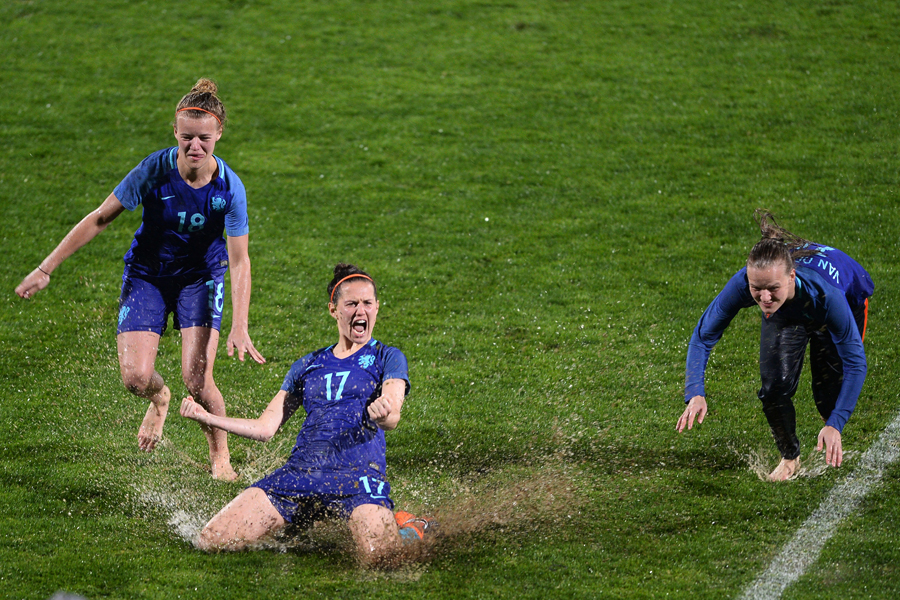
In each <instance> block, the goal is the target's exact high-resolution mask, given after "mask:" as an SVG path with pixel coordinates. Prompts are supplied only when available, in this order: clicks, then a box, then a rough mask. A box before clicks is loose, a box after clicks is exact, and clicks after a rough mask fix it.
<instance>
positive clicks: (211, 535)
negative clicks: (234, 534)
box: [194, 525, 226, 552]
mask: <svg viewBox="0 0 900 600" xmlns="http://www.w3.org/2000/svg"><path fill="white" fill-rule="evenodd" d="M194 545H195V546H196V547H197V548H198V549H199V550H203V551H204V552H221V551H222V550H225V549H226V546H225V544H224V543H222V536H221V535H220V534H219V532H217V531H214V530H213V529H211V528H210V527H209V525H207V526H206V527H204V528H203V531H201V532H200V535H199V536H198V537H197V540H196V542H195V544H194Z"/></svg>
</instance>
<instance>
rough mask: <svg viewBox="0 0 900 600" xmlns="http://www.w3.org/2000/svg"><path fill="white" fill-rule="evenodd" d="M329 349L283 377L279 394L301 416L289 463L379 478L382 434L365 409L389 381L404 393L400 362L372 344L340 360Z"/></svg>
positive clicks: (403, 368)
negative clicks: (291, 399)
mask: <svg viewBox="0 0 900 600" xmlns="http://www.w3.org/2000/svg"><path fill="white" fill-rule="evenodd" d="M333 348H334V346H329V347H328V348H322V349H321V350H317V351H316V352H313V353H311V354H307V355H306V356H304V357H303V358H301V359H300V360H298V361H297V362H295V363H294V364H293V365H291V368H290V371H288V374H287V376H286V377H285V378H284V384H283V385H282V386H281V389H282V390H284V391H286V392H287V393H288V394H290V395H293V396H295V397H297V398H300V399H301V400H302V402H303V408H304V410H305V411H306V420H305V421H304V422H303V426H302V427H301V428H300V433H299V434H298V435H297V443H296V444H295V446H294V449H293V450H292V451H291V457H290V462H294V463H295V464H298V465H299V466H301V467H303V468H308V469H311V470H319V471H325V472H337V473H362V474H366V473H368V474H371V475H373V476H376V477H384V475H385V469H386V461H385V450H386V446H385V440H384V431H382V430H381V429H379V428H378V427H377V426H376V425H375V424H374V423H373V422H372V421H371V420H370V419H369V416H368V412H367V411H366V407H367V406H368V404H369V403H370V402H371V401H373V400H375V399H376V398H378V397H379V396H380V395H381V387H382V384H383V383H384V382H385V381H387V380H389V379H402V380H404V381H405V382H406V391H407V392H408V391H409V373H408V371H409V369H408V367H407V362H406V357H405V356H404V355H403V353H402V352H401V351H400V350H398V349H397V348H393V347H391V346H385V345H384V344H382V343H381V342H378V341H376V340H374V339H373V340H371V341H370V342H369V343H368V344H367V345H366V346H364V347H363V348H361V349H359V350H358V351H356V352H355V353H354V354H353V355H351V356H348V357H346V358H337V357H336V356H335V355H334V352H333V351H332V350H333Z"/></svg>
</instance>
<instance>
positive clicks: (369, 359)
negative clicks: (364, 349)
mask: <svg viewBox="0 0 900 600" xmlns="http://www.w3.org/2000/svg"><path fill="white" fill-rule="evenodd" d="M373 364H375V357H374V356H372V355H371V354H366V355H365V356H360V357H359V366H360V367H362V368H363V369H368V368H369V367H371V366H372V365H373Z"/></svg>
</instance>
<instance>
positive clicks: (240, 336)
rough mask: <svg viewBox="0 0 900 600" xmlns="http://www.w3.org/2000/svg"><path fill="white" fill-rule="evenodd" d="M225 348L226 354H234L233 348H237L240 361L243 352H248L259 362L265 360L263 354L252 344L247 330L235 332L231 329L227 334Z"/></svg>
mask: <svg viewBox="0 0 900 600" xmlns="http://www.w3.org/2000/svg"><path fill="white" fill-rule="evenodd" d="M225 348H227V349H228V356H234V350H235V348H237V355H238V360H239V361H241V362H244V354H245V353H246V354H249V355H250V357H251V358H252V359H253V360H255V361H256V362H257V363H259V364H263V363H265V362H266V359H265V358H263V355H262V354H260V353H259V351H258V350H257V349H256V347H255V346H254V345H253V342H252V341H251V340H250V336H249V335H248V334H247V332H237V331H235V330H234V329H232V330H231V333H229V334H228V340H227V341H226V342H225Z"/></svg>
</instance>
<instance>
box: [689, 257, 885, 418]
mask: <svg viewBox="0 0 900 600" xmlns="http://www.w3.org/2000/svg"><path fill="white" fill-rule="evenodd" d="M812 247H813V248H815V249H817V250H818V251H819V252H818V254H817V255H816V256H810V257H806V258H802V259H798V260H797V264H796V268H795V271H796V274H797V277H796V289H795V295H794V298H792V299H791V300H789V301H788V302H785V303H784V305H783V306H782V307H781V308H780V309H778V313H779V314H780V315H781V316H783V317H786V318H787V319H788V320H789V321H791V322H796V323H797V324H798V325H805V326H815V327H822V326H825V327H826V328H827V330H828V333H829V334H830V335H831V339H832V340H834V343H835V346H836V347H837V352H838V355H839V356H840V358H841V363H842V365H843V370H844V380H843V383H842V385H841V392H840V395H839V396H838V399H837V402H836V404H835V408H834V410H833V411H832V413H831V416H830V417H829V418H828V421H827V422H826V425H830V426H831V427H834V428H835V429H837V430H838V431H841V430H843V428H844V425H845V424H846V423H847V420H848V419H849V418H850V415H851V414H853V409H854V408H855V407H856V401H857V399H858V398H859V394H860V391H861V390H862V386H863V382H864V381H865V378H866V354H865V350H864V349H863V344H862V339H861V337H860V333H859V331H858V329H857V327H856V321H855V320H854V318H853V309H854V308H855V307H859V306H861V305H862V304H863V303H864V302H865V300H866V298H868V297H869V296H871V295H872V292H873V291H874V289H875V286H874V284H873V283H872V278H871V277H870V276H869V274H868V273H867V272H866V271H865V269H863V268H862V267H861V266H860V265H859V264H858V263H857V262H856V261H854V260H853V259H852V258H850V257H849V256H847V255H846V254H845V253H843V252H841V251H840V250H837V249H835V248H831V247H828V246H821V245H817V244H816V245H812ZM755 304H756V302H755V301H754V300H753V297H752V296H751V295H750V287H749V283H748V280H747V268H746V267H744V268H742V269H741V270H740V271H738V272H737V273H736V274H735V275H734V276H733V277H732V278H731V279H730V280H729V281H728V283H727V284H726V285H725V288H724V289H723V290H722V291H721V292H720V293H719V295H718V296H716V298H715V300H713V301H712V303H711V304H710V305H709V307H708V308H707V309H706V311H705V312H704V313H703V316H701V317H700V321H699V322H698V323H697V326H696V327H695V328H694V333H693V335H692V336H691V341H690V343H689V344H688V354H687V368H686V373H685V391H684V397H685V402H689V401H690V399H691V398H693V397H694V396H706V390H705V387H704V379H705V374H706V365H707V362H708V361H709V355H710V353H711V352H712V349H713V347H714V346H715V345H716V343H717V342H718V341H719V340H720V339H721V338H722V334H723V333H724V332H725V329H726V328H727V327H728V325H729V324H730V323H731V321H732V319H734V317H735V316H736V315H737V313H738V312H739V311H740V310H741V309H743V308H749V307H751V306H754V305H755Z"/></svg>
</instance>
